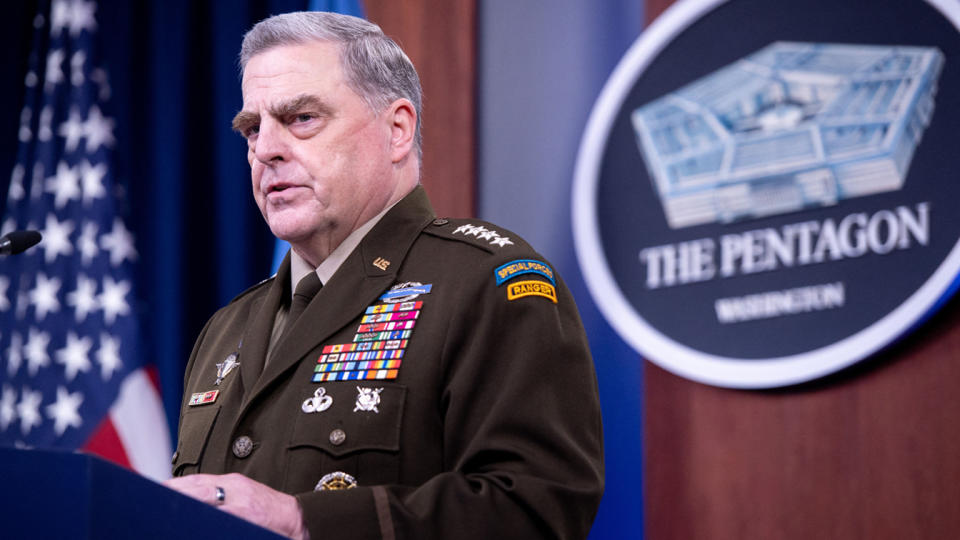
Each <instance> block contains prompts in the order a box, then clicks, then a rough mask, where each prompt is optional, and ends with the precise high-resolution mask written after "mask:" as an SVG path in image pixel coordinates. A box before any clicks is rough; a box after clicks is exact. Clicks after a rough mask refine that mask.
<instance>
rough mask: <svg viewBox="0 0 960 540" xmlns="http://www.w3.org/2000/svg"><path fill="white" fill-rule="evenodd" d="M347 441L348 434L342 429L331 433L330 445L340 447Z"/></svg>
mask: <svg viewBox="0 0 960 540" xmlns="http://www.w3.org/2000/svg"><path fill="white" fill-rule="evenodd" d="M346 440H347V434H346V433H344V431H343V430H342V429H335V430H333V431H331V432H330V444H332V445H334V446H340V445H341V444H343V441H346Z"/></svg>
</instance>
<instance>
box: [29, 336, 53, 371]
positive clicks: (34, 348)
mask: <svg viewBox="0 0 960 540" xmlns="http://www.w3.org/2000/svg"><path fill="white" fill-rule="evenodd" d="M49 345H50V334H48V333H46V332H43V331H40V330H37V329H36V328H31V329H30V335H29V337H27V344H26V345H24V346H23V353H24V356H26V357H27V372H28V373H29V374H30V376H31V377H35V376H36V375H37V371H39V370H40V368H42V367H47V366H49V365H50V355H49V354H47V347H48V346H49Z"/></svg>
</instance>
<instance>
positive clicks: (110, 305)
mask: <svg viewBox="0 0 960 540" xmlns="http://www.w3.org/2000/svg"><path fill="white" fill-rule="evenodd" d="M101 290H102V291H103V292H101V293H100V296H99V300H100V307H101V308H103V319H104V320H105V321H107V324H113V321H115V320H116V319H117V316H118V315H126V314H128V313H130V304H128V303H127V299H126V296H127V293H128V292H130V282H129V281H123V280H121V281H120V282H119V283H118V282H116V281H114V280H113V278H112V277H110V276H105V277H104V278H103V287H102V288H101Z"/></svg>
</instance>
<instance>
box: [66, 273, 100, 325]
mask: <svg viewBox="0 0 960 540" xmlns="http://www.w3.org/2000/svg"><path fill="white" fill-rule="evenodd" d="M67 305H68V306H71V307H73V309H74V311H75V313H76V317H77V322H78V323H81V322H83V320H84V319H86V318H87V315H89V314H90V313H92V312H94V311H96V309H97V281H96V280H95V279H90V278H88V277H87V276H85V275H83V274H80V275H79V276H77V288H76V289H74V290H73V291H71V292H69V293H67Z"/></svg>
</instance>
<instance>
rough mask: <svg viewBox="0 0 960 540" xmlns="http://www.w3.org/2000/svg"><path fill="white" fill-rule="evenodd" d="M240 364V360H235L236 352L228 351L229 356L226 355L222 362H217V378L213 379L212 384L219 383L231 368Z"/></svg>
mask: <svg viewBox="0 0 960 540" xmlns="http://www.w3.org/2000/svg"><path fill="white" fill-rule="evenodd" d="M239 365H240V362H237V353H230V356H228V357H226V358H225V359H224V360H223V362H220V363H218V364H217V380H215V381H213V384H215V385H219V384H220V382H221V381H223V378H224V377H226V376H227V373H230V372H231V371H233V368H235V367H237V366H239Z"/></svg>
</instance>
